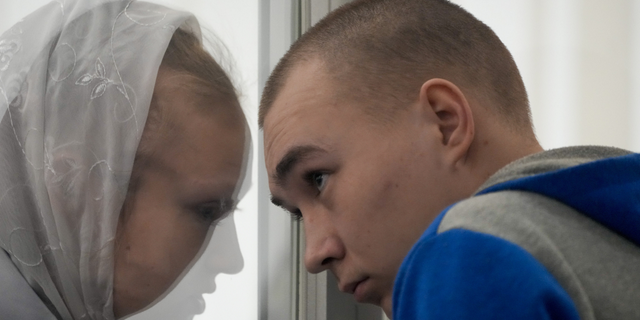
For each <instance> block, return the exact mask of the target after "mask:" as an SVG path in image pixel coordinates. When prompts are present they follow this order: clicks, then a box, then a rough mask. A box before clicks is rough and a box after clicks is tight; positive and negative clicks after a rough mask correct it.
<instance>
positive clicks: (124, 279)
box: [113, 69, 245, 317]
mask: <svg viewBox="0 0 640 320" xmlns="http://www.w3.org/2000/svg"><path fill="white" fill-rule="evenodd" d="M154 100H155V102H157V106H158V107H160V110H162V111H161V116H160V119H158V125H157V126H156V128H154V129H153V131H156V132H153V133H152V134H154V135H156V136H155V137H154V139H151V140H152V141H153V146H152V148H151V150H152V152H150V154H149V156H148V157H147V158H148V159H145V162H144V166H143V167H142V169H141V170H140V172H139V175H138V179H136V180H137V182H136V185H135V187H134V188H135V190H134V192H133V196H130V197H128V198H127V201H126V203H125V208H124V210H123V213H122V214H121V216H120V220H119V223H118V232H117V239H116V244H115V252H114V255H115V271H114V272H115V274H114V289H113V290H114V291H113V297H114V298H113V299H114V300H113V301H114V312H115V315H116V317H122V316H125V315H128V314H131V313H133V312H136V311H139V310H141V309H143V308H144V307H146V306H148V305H149V304H151V303H152V302H153V301H154V300H156V299H157V298H158V297H159V296H161V295H162V294H163V293H164V292H165V291H167V289H168V288H170V287H171V285H172V284H173V283H174V281H175V280H176V279H177V278H178V277H179V276H180V275H181V274H182V272H183V271H184V270H185V268H186V267H187V266H188V265H189V263H190V262H191V261H192V260H193V258H194V257H195V256H196V255H197V254H198V252H199V251H200V249H201V247H202V245H203V242H204V241H205V239H207V236H208V234H209V231H210V230H212V228H211V226H212V225H215V223H217V222H218V221H219V220H220V219H222V218H223V217H224V216H226V215H227V214H228V213H229V212H230V211H232V210H233V208H234V205H235V199H234V195H235V193H236V190H237V185H238V184H239V181H240V179H241V177H240V175H241V172H242V167H243V164H244V162H243V156H244V146H245V125H244V118H243V115H242V112H241V110H240V109H239V108H238V107H236V106H220V105H216V101H211V99H205V98H202V97H201V96H199V95H196V94H193V93H192V92H190V90H189V88H188V85H185V79H184V76H179V75H176V74H175V73H174V72H173V71H169V70H163V69H161V70H160V72H159V74H158V80H157V82H156V86H155V89H154ZM145 130H147V128H145ZM143 142H145V141H144V140H143ZM136 161H138V160H137V159H136Z"/></svg>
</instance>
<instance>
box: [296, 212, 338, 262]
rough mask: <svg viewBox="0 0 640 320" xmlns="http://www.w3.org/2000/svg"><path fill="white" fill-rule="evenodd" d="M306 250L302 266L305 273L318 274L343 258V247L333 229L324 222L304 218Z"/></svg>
mask: <svg viewBox="0 0 640 320" xmlns="http://www.w3.org/2000/svg"><path fill="white" fill-rule="evenodd" d="M303 221H304V232H305V240H306V244H305V245H306V248H305V255H304V264H305V266H306V267H307V271H309V272H311V273H319V272H322V271H325V270H327V269H329V268H330V267H331V264H332V263H334V262H335V261H337V260H341V259H343V258H344V256H345V252H346V251H345V247H344V245H343V243H342V241H341V239H340V237H339V236H338V234H337V232H336V231H335V229H334V228H332V226H331V225H330V224H329V223H328V222H327V221H325V220H317V219H316V220H312V219H307V218H305V220H303Z"/></svg>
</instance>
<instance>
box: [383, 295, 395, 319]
mask: <svg viewBox="0 0 640 320" xmlns="http://www.w3.org/2000/svg"><path fill="white" fill-rule="evenodd" d="M380 308H382V311H384V314H386V315H387V318H389V319H393V317H392V311H393V309H392V308H391V297H384V298H382V301H381V303H380Z"/></svg>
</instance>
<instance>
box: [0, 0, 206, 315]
mask: <svg viewBox="0 0 640 320" xmlns="http://www.w3.org/2000/svg"><path fill="white" fill-rule="evenodd" d="M178 27H182V28H188V29H189V30H190V31H192V32H194V33H195V34H196V35H197V36H198V37H199V36H200V35H199V27H198V25H197V22H196V20H195V18H193V17H192V16H191V15H189V14H187V13H184V12H177V11H174V10H170V9H168V8H165V7H162V6H158V5H155V4H150V3H144V2H132V1H129V0H126V1H117V0H101V1H97V0H57V1H53V2H51V3H49V4H48V5H46V6H44V7H43V8H41V9H39V10H37V11H36V12H34V13H32V14H31V15H29V16H27V17H26V18H25V19H23V20H22V21H20V22H19V23H18V24H16V25H15V26H14V27H13V28H11V29H10V30H8V31H7V32H5V33H4V34H3V35H2V37H0V118H1V119H2V120H1V122H0V247H1V248H2V249H4V250H5V251H6V252H7V253H8V254H9V256H10V257H11V259H12V261H13V263H14V264H15V265H16V266H17V268H18V269H19V271H20V272H21V273H22V275H23V276H24V278H25V279H26V280H27V281H28V283H29V284H30V286H31V287H32V288H33V289H34V290H35V291H36V293H37V294H38V295H39V297H40V298H41V299H42V300H43V301H44V302H45V303H46V304H47V305H48V307H49V308H50V309H51V310H52V312H53V313H54V314H57V316H58V317H61V318H63V319H113V318H114V316H113V306H112V303H113V301H112V291H113V270H114V268H113V246H114V238H115V233H116V226H117V222H118V216H119V213H120V209H121V206H122V203H123V201H124V199H125V196H126V191H127V185H128V182H129V176H130V173H131V169H132V166H133V160H134V156H135V153H136V149H137V147H138V143H139V141H140V137H141V134H142V130H143V128H144V124H145V121H146V118H147V112H148V109H149V105H150V101H151V96H152V93H153V88H154V84H155V80H156V74H157V71H158V68H159V66H160V62H161V60H162V57H163V55H164V52H165V50H166V47H167V45H168V43H169V40H170V39H171V37H172V35H173V32H174V30H175V29H176V28H178ZM3 294H6V293H3Z"/></svg>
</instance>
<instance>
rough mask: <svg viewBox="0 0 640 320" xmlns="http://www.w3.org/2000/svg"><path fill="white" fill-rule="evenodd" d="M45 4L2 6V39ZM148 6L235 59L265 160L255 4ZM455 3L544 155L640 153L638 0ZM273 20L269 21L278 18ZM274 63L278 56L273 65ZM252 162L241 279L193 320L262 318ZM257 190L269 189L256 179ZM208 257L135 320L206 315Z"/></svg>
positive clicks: (213, 0)
mask: <svg viewBox="0 0 640 320" xmlns="http://www.w3.org/2000/svg"><path fill="white" fill-rule="evenodd" d="M60 1H63V0H60ZM262 1H266V0H262ZM312 1H313V0H312ZM46 2H48V1H46V0H21V1H14V0H2V1H0V32H3V31H4V30H6V29H8V28H9V27H10V26H11V25H13V24H14V23H15V22H17V21H18V20H19V19H21V18H22V17H23V16H24V15H26V14H28V13H30V12H31V11H33V10H35V9H36V8H37V7H39V6H40V5H42V4H44V3H46ZM151 2H158V3H161V4H165V5H167V6H169V7H173V8H176V9H182V10H186V11H190V12H194V13H195V15H196V17H197V18H198V20H199V21H200V23H201V25H202V26H203V27H205V28H207V29H209V30H212V31H213V32H214V33H215V34H216V35H217V36H218V37H219V38H220V39H222V41H223V42H224V43H225V44H226V45H227V47H228V48H229V50H230V52H231V54H232V55H233V58H234V60H235V66H236V67H235V78H236V79H237V83H238V84H239V87H240V89H241V91H242V93H243V97H242V103H243V106H244V108H245V112H246V114H247V117H248V120H249V122H250V125H251V130H252V136H253V140H254V155H257V156H260V157H261V156H262V155H260V154H258V152H257V150H258V149H257V145H258V144H257V139H258V130H257V125H256V122H257V103H258V92H259V87H258V68H259V66H258V61H259V56H258V44H259V41H260V39H259V30H258V29H259V21H258V20H259V18H258V17H259V15H260V12H259V10H260V8H261V7H260V6H259V4H260V2H259V1H258V0H234V1H228V0H162V1H155V0H151ZM453 2H455V3H458V4H460V5H461V6H463V7H464V8H466V9H467V10H469V11H470V12H471V13H473V14H474V15H476V17H478V18H479V19H480V20H482V21H484V22H485V23H486V24H488V25H489V26H490V27H491V28H493V30H494V31H495V32H496V33H497V34H498V36H499V37H500V38H501V39H502V40H503V42H504V43H505V44H506V45H507V47H508V48H509V49H510V50H511V52H512V54H513V55H514V58H515V60H516V63H517V64H518V66H519V68H520V70H521V73H522V75H523V78H524V81H525V85H526V87H527V89H528V91H529V96H530V101H531V106H532V112H533V119H534V124H535V126H536V132H537V135H538V138H539V139H540V141H541V143H542V145H543V147H545V148H555V147H561V146H568V145H576V144H602V145H610V146H617V147H621V148H626V149H630V150H633V151H636V152H638V151H640V90H638V88H639V87H640V22H638V21H640V1H636V0H606V1H605V0H454V1H453ZM265 7H266V6H265ZM289 10H290V8H289ZM271 14H272V19H274V18H273V17H275V18H277V16H278V14H277V13H273V12H272V13H271ZM283 16H286V15H284V14H283ZM263 40H264V39H263ZM265 41H267V42H268V41H274V40H273V39H270V40H269V39H267V40H265ZM273 59H277V57H271V60H273ZM257 163H258V162H257V161H253V163H252V170H251V172H252V181H253V187H252V188H251V189H250V190H249V192H248V193H247V195H246V196H245V198H244V199H243V201H242V202H241V203H240V204H239V206H238V207H239V211H238V212H237V213H236V214H235V223H236V226H237V234H238V241H239V247H240V250H241V251H242V257H243V261H244V267H243V269H242V271H241V272H240V273H238V274H235V275H219V276H218V277H217V278H216V288H215V293H213V294H205V295H204V302H205V303H206V309H205V310H204V313H202V314H201V315H198V316H196V317H195V319H234V320H235V319H240V320H244V319H247V320H251V319H258V269H257V268H258V267H257V266H258V212H259V211H260V212H263V213H265V214H266V213H267V212H268V208H267V207H264V208H258V196H257V192H256V188H255V186H256V185H257V184H258V182H257V177H258V170H264V168H262V167H260V168H258V165H257ZM262 183H265V182H264V181H260V184H262ZM228 224H229V223H227V225H228ZM214 241H215V236H214ZM212 250H214V249H212V248H209V249H208V250H207V251H208V252H205V255H204V256H203V259H201V260H200V261H199V262H198V263H196V265H195V266H194V268H193V269H192V270H193V272H192V273H191V274H189V275H187V276H186V277H185V278H184V280H185V281H183V283H182V284H180V285H178V287H177V288H176V290H175V291H174V292H172V293H171V294H170V295H169V296H167V299H165V300H164V301H162V302H160V303H159V304H158V305H157V306H156V307H154V308H152V309H150V310H149V311H147V312H145V313H143V314H140V315H137V316H134V317H132V318H131V319H138V320H143V319H167V318H173V317H171V316H169V314H170V312H176V314H178V312H177V311H176V310H178V311H180V310H182V309H184V310H182V311H184V312H183V314H184V319H189V318H190V315H189V312H191V310H198V309H200V308H201V307H202V306H198V305H196V306H191V305H188V304H189V303H193V299H191V300H189V299H190V298H188V297H190V296H192V295H194V294H195V295H198V294H199V293H197V292H196V293H191V291H189V290H192V289H193V288H194V287H197V286H199V285H200V284H202V283H206V282H210V281H211V279H209V278H210V277H208V276H207V273H206V272H207V270H208V267H207V266H208V265H207V264H208V263H212V262H211V261H213V262H214V263H215V257H214V256H213V253H214V252H213V251H212ZM207 253H209V256H208V255H207ZM207 257H209V258H207ZM275 259H289V256H288V255H284V254H283V256H282V257H276V258H275ZM205 287H206V288H208V289H205V291H206V290H209V291H210V290H211V288H212V287H211V286H205ZM185 299H186V300H189V301H190V302H185V301H186V300H185ZM195 300H196V301H197V299H195ZM198 303H199V302H198ZM196 304H197V303H196ZM191 313H193V312H191Z"/></svg>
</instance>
